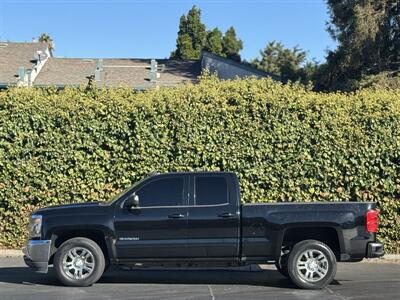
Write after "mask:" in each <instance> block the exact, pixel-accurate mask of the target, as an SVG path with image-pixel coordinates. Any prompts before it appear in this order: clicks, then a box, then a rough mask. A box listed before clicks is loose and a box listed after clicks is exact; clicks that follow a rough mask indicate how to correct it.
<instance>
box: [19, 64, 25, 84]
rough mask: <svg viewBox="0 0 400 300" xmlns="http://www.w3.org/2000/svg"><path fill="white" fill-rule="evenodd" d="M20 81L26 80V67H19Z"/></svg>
mask: <svg viewBox="0 0 400 300" xmlns="http://www.w3.org/2000/svg"><path fill="white" fill-rule="evenodd" d="M18 79H19V80H20V81H24V80H25V67H18Z"/></svg>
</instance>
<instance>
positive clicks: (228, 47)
mask: <svg viewBox="0 0 400 300" xmlns="http://www.w3.org/2000/svg"><path fill="white" fill-rule="evenodd" d="M222 47H223V53H224V54H225V56H226V57H227V58H230V59H233V60H237V61H240V54H239V52H240V50H242V49H243V42H242V40H240V39H238V38H237V37H236V31H235V28H233V27H232V26H231V27H229V29H228V30H227V31H226V32H225V35H224V37H223V38H222Z"/></svg>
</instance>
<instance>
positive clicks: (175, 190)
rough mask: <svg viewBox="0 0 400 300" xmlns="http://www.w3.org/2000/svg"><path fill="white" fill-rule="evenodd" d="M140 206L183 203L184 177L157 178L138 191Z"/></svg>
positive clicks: (177, 204)
mask: <svg viewBox="0 0 400 300" xmlns="http://www.w3.org/2000/svg"><path fill="white" fill-rule="evenodd" d="M136 194H137V195H138V196H139V203H140V206H142V207H146V206H179V205H183V201H184V197H183V178H182V177H172V178H163V179H159V180H155V181H153V182H150V183H149V184H146V185H145V186H144V187H142V188H141V189H140V190H139V191H137V192H136Z"/></svg>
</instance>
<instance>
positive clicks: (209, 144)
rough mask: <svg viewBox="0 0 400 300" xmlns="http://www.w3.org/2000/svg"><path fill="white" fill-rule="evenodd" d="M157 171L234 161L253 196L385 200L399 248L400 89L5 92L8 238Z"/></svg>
mask: <svg viewBox="0 0 400 300" xmlns="http://www.w3.org/2000/svg"><path fill="white" fill-rule="evenodd" d="M154 170H158V171H163V172H165V171H176V170H230V171H235V172H237V173H238V174H239V177H240V181H241V186H242V195H243V199H244V200H245V201H246V202H259V201H270V202H274V201H352V200H356V201H377V202H378V203H379V206H380V208H381V211H382V214H381V224H382V225H381V229H380V238H381V239H382V240H384V242H385V243H386V244H387V249H388V250H389V251H391V252H396V251H398V249H399V247H400V241H399V240H400V238H399V237H400V218H399V210H400V175H399V174H400V90H397V91H393V90H392V91H390V90H362V91H359V92H356V93H351V94H341V93H331V94H323V93H315V92H312V91H309V90H308V89H307V88H304V87H302V86H300V85H296V84H288V85H282V84H280V83H275V82H273V81H272V80H270V79H265V80H256V79H248V80H233V81H224V82H219V81H218V80H216V79H215V78H213V77H204V78H202V80H201V82H200V83H199V84H197V85H191V84H188V85H183V86H180V87H177V88H165V89H164V88H161V89H159V90H154V91H149V92H144V93H134V92H132V91H131V90H130V89H127V88H118V89H110V90H105V89H104V90H100V89H99V90H97V89H94V90H93V89H92V90H85V89H84V88H81V89H76V88H67V89H65V90H63V91H57V90H55V89H34V88H29V89H28V88H12V89H9V90H5V91H2V92H0V232H1V236H0V244H1V245H2V246H3V247H19V246H21V243H22V242H23V240H22V238H21V237H24V236H25V234H26V223H27V216H28V214H29V213H30V212H32V211H33V210H34V209H35V208H38V207H43V206H47V205H53V204H60V203H71V202H82V201H95V200H98V199H100V200H101V199H108V198H109V197H110V196H111V195H113V194H115V193H117V192H118V191H119V190H120V189H122V188H124V187H126V186H127V185H129V184H131V183H132V182H134V181H136V180H138V179H140V178H141V177H143V176H145V174H147V173H149V172H151V171H154Z"/></svg>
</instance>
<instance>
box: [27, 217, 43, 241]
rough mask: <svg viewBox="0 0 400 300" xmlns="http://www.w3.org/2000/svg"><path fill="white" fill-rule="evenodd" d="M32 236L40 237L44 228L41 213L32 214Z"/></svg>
mask: <svg viewBox="0 0 400 300" xmlns="http://www.w3.org/2000/svg"><path fill="white" fill-rule="evenodd" d="M29 229H30V234H29V235H30V237H33V238H35V237H39V238H40V232H41V230H42V216H41V215H31V219H30V221H29Z"/></svg>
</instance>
